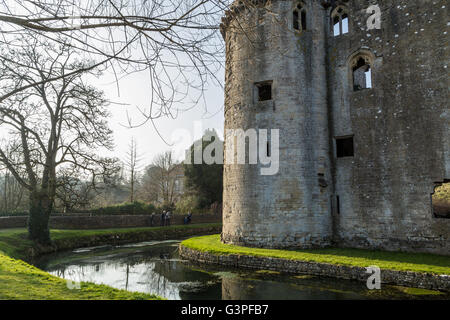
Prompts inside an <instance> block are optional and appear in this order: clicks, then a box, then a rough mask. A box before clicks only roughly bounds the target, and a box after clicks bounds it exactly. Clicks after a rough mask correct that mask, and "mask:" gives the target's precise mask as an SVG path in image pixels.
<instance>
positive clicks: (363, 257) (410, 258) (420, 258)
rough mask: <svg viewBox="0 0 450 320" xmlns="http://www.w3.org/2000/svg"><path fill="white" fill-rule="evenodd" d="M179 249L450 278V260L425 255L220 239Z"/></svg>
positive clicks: (210, 238) (190, 243) (192, 240)
mask: <svg viewBox="0 0 450 320" xmlns="http://www.w3.org/2000/svg"><path fill="white" fill-rule="evenodd" d="M181 245H183V246H185V247H187V248H191V249H194V250H199V251H203V252H210V253H212V254H216V255H230V254H238V255H249V256H259V257H272V258H282V259H288V260H301V261H310V262H318V263H328V264H335V265H344V266H356V267H369V266H373V265H376V266H378V267H380V268H381V269H388V270H396V271H413V272H421V273H432V274H446V275H450V257H449V256H440V255H434V254H425V253H406V252H387V251H376V250H363V249H348V248H324V249H311V250H277V249H261V248H249V247H242V246H235V245H229V244H223V243H222V242H221V241H220V235H210V236H202V237H194V238H190V239H188V240H185V241H183V242H182V243H181Z"/></svg>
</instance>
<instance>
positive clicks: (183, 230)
mask: <svg viewBox="0 0 450 320" xmlns="http://www.w3.org/2000/svg"><path fill="white" fill-rule="evenodd" d="M220 226H221V224H219V223H205V224H192V225H174V226H171V227H152V228H150V227H149V228H116V229H95V230H51V231H50V236H51V239H52V241H53V243H54V245H53V248H36V247H34V246H33V243H32V242H31V241H30V240H28V239H27V230H26V229H24V228H20V229H0V252H4V253H5V254H7V255H8V256H10V257H12V258H16V259H22V260H24V259H25V260H28V259H29V258H30V257H29V255H30V250H35V251H39V250H41V251H42V252H43V253H44V252H46V251H55V250H68V249H73V248H79V247H84V246H94V245H102V244H115V243H123V242H139V241H145V240H148V239H155V240H159V239H162V237H164V236H165V235H170V236H183V235H184V234H186V235H187V236H189V235H190V234H192V233H195V232H196V230H198V229H199V228H201V229H208V228H218V227H220Z"/></svg>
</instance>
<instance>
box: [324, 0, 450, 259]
mask: <svg viewBox="0 0 450 320" xmlns="http://www.w3.org/2000/svg"><path fill="white" fill-rule="evenodd" d="M370 4H371V1H363V0H360V1H356V0H355V1H350V2H349V5H348V7H349V10H350V12H349V15H350V21H351V22H352V24H351V26H350V32H349V33H348V34H345V35H341V36H338V37H332V36H331V37H330V39H329V86H330V97H331V99H330V103H331V107H332V114H333V135H334V136H342V135H349V134H354V143H355V146H354V147H355V156H354V157H348V158H339V159H336V161H335V170H334V175H335V183H336V185H335V188H336V195H338V196H339V199H340V204H341V210H340V214H337V213H336V212H335V214H334V216H335V222H336V226H335V229H336V230H337V234H336V240H337V241H338V243H339V244H340V245H342V246H352V247H355V246H358V247H376V248H384V249H392V250H399V249H400V250H417V251H428V252H437V253H443V254H449V253H450V240H449V235H450V221H449V220H448V219H436V218H434V217H433V213H432V207H431V194H432V193H433V191H434V187H435V185H436V184H435V183H437V182H443V181H444V180H445V179H450V176H449V161H450V156H449V155H450V154H449V149H450V136H449V134H450V129H449V124H450V117H449V105H448V101H449V99H448V71H447V70H448V65H449V52H448V35H447V32H448V29H449V28H448V23H449V22H448V8H447V6H446V5H447V4H448V3H447V1H426V0H420V1H414V2H412V1H399V0H396V1H382V2H379V5H380V7H381V9H382V17H383V19H382V24H381V30H370V31H367V27H366V19H367V17H368V15H367V14H366V13H365V10H366V8H367V7H368V6H369V5H370ZM359 50H362V51H365V50H366V51H367V52H370V53H371V54H372V55H373V56H372V59H373V64H372V79H373V88H372V89H365V90H361V91H356V92H354V91H353V87H352V75H351V74H352V71H351V68H350V67H349V64H350V63H351V61H350V59H351V58H352V54H353V53H355V52H358V51H359Z"/></svg>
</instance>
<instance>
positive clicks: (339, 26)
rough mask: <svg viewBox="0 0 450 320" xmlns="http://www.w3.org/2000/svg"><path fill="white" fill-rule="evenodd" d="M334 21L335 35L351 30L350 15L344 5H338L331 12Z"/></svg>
mask: <svg viewBox="0 0 450 320" xmlns="http://www.w3.org/2000/svg"><path fill="white" fill-rule="evenodd" d="M331 19H332V22H333V35H334V36H335V37H336V36H339V35H341V34H346V33H348V32H349V17H348V13H347V12H346V10H345V9H344V8H343V7H337V8H336V9H335V10H334V11H333V13H332V14H331Z"/></svg>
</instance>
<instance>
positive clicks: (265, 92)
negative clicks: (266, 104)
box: [256, 82, 272, 101]
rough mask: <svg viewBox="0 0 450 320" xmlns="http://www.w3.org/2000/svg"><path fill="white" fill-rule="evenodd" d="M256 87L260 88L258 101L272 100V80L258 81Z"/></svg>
mask: <svg viewBox="0 0 450 320" xmlns="http://www.w3.org/2000/svg"><path fill="white" fill-rule="evenodd" d="M256 88H257V90H258V101H268V100H272V83H271V82H263V83H257V84H256Z"/></svg>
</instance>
